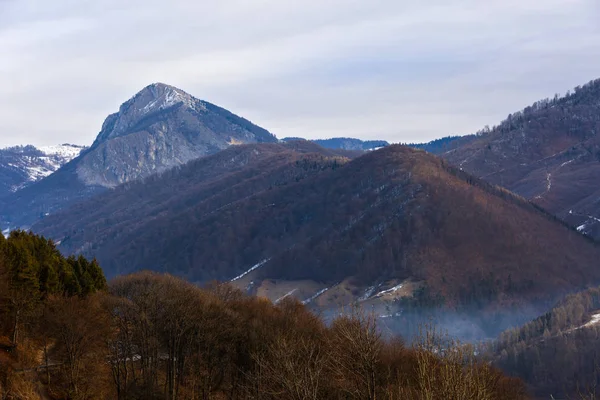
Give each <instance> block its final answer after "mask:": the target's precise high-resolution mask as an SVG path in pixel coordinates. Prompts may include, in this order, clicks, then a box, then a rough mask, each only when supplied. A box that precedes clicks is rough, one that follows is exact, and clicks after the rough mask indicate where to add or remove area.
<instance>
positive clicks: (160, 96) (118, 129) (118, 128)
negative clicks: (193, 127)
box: [94, 83, 206, 146]
mask: <svg viewBox="0 0 600 400" xmlns="http://www.w3.org/2000/svg"><path fill="white" fill-rule="evenodd" d="M180 106H183V107H185V108H186V109H187V110H189V111H192V112H203V111H206V105H205V103H204V102H202V101H201V100H198V99H196V98H195V97H193V96H192V95H190V94H188V93H186V92H184V91H183V90H181V89H178V88H176V87H174V86H170V85H167V84H164V83H153V84H151V85H148V86H146V87H145V88H143V89H142V90H140V91H139V92H138V93H137V94H136V95H135V96H133V97H132V98H131V99H129V100H128V101H126V102H125V103H123V104H122V105H121V107H119V111H118V112H117V113H115V114H111V115H109V116H108V118H106V120H105V122H104V124H103V126H102V131H101V132H100V134H99V135H98V137H97V138H96V141H95V143H94V146H95V145H97V144H99V143H101V142H105V141H106V140H109V139H113V138H116V137H119V136H124V135H126V134H127V133H128V132H129V131H130V130H131V129H133V128H135V127H136V126H137V125H139V123H140V122H142V121H143V120H145V119H147V118H149V117H150V116H152V115H154V114H157V113H160V112H165V111H169V110H170V109H175V108H178V107H180Z"/></svg>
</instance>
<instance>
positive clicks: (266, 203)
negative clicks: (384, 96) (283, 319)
mask: <svg viewBox="0 0 600 400" xmlns="http://www.w3.org/2000/svg"><path fill="white" fill-rule="evenodd" d="M264 146H265V145H258V148H254V149H253V150H252V151H254V150H257V151H261V150H260V149H261V148H263V147H264ZM232 150H233V149H230V150H227V152H230V151H232ZM236 150H238V149H236ZM225 153H226V152H222V153H219V154H217V155H215V156H212V157H211V158H210V159H208V158H207V159H203V160H198V161H196V162H194V163H192V164H190V165H189V166H186V167H184V168H182V169H180V170H172V171H170V172H169V173H167V174H164V175H163V176H157V177H155V178H153V179H152V180H151V181H149V182H147V183H145V184H144V183H136V184H134V185H126V186H122V187H119V188H117V189H116V192H115V193H116V194H117V197H116V199H111V196H112V195H113V194H114V193H112V192H111V193H107V194H105V195H104V196H103V197H99V198H96V199H93V200H90V201H88V202H86V203H83V204H80V205H79V206H77V207H75V208H73V209H71V210H69V212H68V213H63V214H57V215H55V216H51V217H49V218H48V219H46V220H44V221H42V222H41V223H40V224H38V225H36V226H35V229H36V231H38V232H40V233H43V234H45V235H47V236H50V237H52V238H54V239H56V240H58V241H59V242H61V248H62V249H63V250H64V251H67V252H71V251H79V252H83V253H84V254H86V255H93V256H96V257H98V258H99V260H100V261H101V262H102V264H103V265H104V266H105V268H106V270H107V274H108V275H114V274H115V273H122V272H129V271H131V270H133V269H154V270H160V271H167V272H170V273H174V274H178V275H181V276H184V277H186V278H187V279H189V280H192V281H197V282H205V281H208V280H211V279H220V280H231V279H233V278H234V277H238V278H239V279H236V283H237V284H239V285H240V286H241V287H244V288H247V289H248V290H249V291H250V292H253V293H258V294H263V295H268V297H271V298H272V299H273V300H278V299H280V298H282V297H286V296H295V297H299V298H300V299H301V300H303V301H306V302H314V303H315V304H321V305H324V306H327V305H328V306H334V305H335V304H337V303H338V302H341V303H342V304H348V303H350V302H352V301H356V300H358V299H361V301H370V300H374V299H380V298H386V299H390V300H397V299H398V297H406V296H409V297H410V296H412V295H415V293H421V295H423V293H425V294H426V293H429V294H431V296H432V297H431V298H430V299H429V300H432V301H434V300H436V299H438V300H441V299H440V296H443V298H444V301H445V304H446V305H447V306H452V307H473V306H476V307H478V308H483V309H485V308H490V307H491V308H496V307H504V306H507V305H516V304H521V303H523V304H534V303H535V302H538V301H550V300H553V299H555V298H556V297H557V296H559V295H560V294H561V293H565V292H568V291H571V290H574V289H577V288H580V287H585V286H586V285H587V284H590V283H592V282H598V281H600V270H599V269H598V268H596V260H597V259H598V257H599V256H600V248H599V247H598V246H596V245H595V244H593V243H592V242H591V241H590V240H588V239H586V238H585V237H583V236H581V235H580V234H578V233H577V232H576V231H575V230H573V229H570V228H569V227H567V226H566V225H564V224H562V223H560V222H558V221H557V220H556V219H554V218H553V217H552V216H550V215H548V214H546V213H544V212H543V211H541V210H539V209H538V208H536V207H534V206H533V205H531V204H529V203H527V202H526V201H525V200H523V199H521V198H519V197H516V196H514V195H512V194H510V193H508V192H506V191H503V190H501V189H498V188H495V187H492V186H490V185H488V184H486V183H484V182H483V181H480V180H477V179H475V178H473V177H471V176H470V175H467V174H465V173H463V172H461V171H458V170H456V169H453V168H450V167H448V166H447V165H446V164H445V163H444V162H443V161H441V160H440V159H438V158H436V157H434V156H432V155H430V154H427V153H425V152H423V151H418V150H412V149H410V148H407V147H403V146H398V145H393V146H389V147H386V148H384V149H382V150H379V151H375V152H371V153H369V154H366V155H364V156H361V157H359V158H357V159H354V160H352V161H350V162H344V161H343V160H340V159H339V158H331V157H324V156H323V155H317V154H314V153H312V154H311V153H308V154H305V155H303V156H302V157H299V156H297V155H293V154H288V153H285V152H284V153H281V152H276V154H274V155H273V156H272V157H267V158H263V159H262V160H260V161H258V160H257V162H256V163H246V164H245V165H240V168H239V170H237V171H236V172H235V173H227V174H225V175H222V176H219V177H214V176H213V178H215V179H214V180H213V181H210V182H209V181H206V180H202V179H200V180H199V181H198V176H200V177H201V176H202V175H203V174H204V172H202V171H203V168H208V169H212V168H213V164H214V163H215V161H214V160H219V156H222V157H223V159H224V160H228V159H231V157H230V156H229V154H227V156H225V155H224V154H225ZM244 157H248V155H245V156H244ZM234 159H235V157H234ZM275 160H278V161H275ZM209 161H210V162H209ZM204 162H206V163H208V164H205V165H204V167H203V163H204ZM218 163H219V162H216V164H217V165H218ZM145 185H147V186H145ZM170 185H173V186H170ZM163 187H164V188H166V189H164V190H160V191H159V193H158V196H162V197H161V198H160V201H157V200H154V199H153V196H152V195H151V194H152V193H154V191H155V190H159V189H160V188H163ZM179 188H182V189H181V190H180V191H179ZM183 188H189V190H187V189H183ZM133 199H138V201H141V203H134V202H133V201H132V200H133ZM124 200H127V201H124ZM146 202H148V203H152V204H151V205H150V206H148V207H147V206H146V205H145V203H146ZM134 204H135V207H136V208H138V207H141V208H144V209H145V210H144V211H143V212H141V213H138V214H135V215H134V216H133V217H132V219H134V221H131V220H125V221H124V222H123V223H122V224H121V223H119V222H120V221H121V218H125V216H126V215H128V214H129V212H130V211H129V210H128V209H127V207H129V208H134ZM102 205H106V207H107V209H102ZM86 215H87V216H89V217H88V218H87V219H86V218H84V219H83V220H81V221H80V218H83V217H84V216H86ZM95 238H100V239H99V241H95ZM251 267H252V268H251ZM388 288H389V289H390V290H387V289H388ZM423 290H424V292H423ZM421 297H423V296H421ZM425 297H427V296H425Z"/></svg>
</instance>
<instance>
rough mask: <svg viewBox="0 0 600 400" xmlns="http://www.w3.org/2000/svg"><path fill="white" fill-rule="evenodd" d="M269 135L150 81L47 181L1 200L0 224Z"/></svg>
mask: <svg viewBox="0 0 600 400" xmlns="http://www.w3.org/2000/svg"><path fill="white" fill-rule="evenodd" d="M276 141H277V139H276V138H275V136H273V135H272V134H271V133H269V132H268V131H266V130H265V129H263V128H260V127H258V126H256V125H254V124H252V123H251V122H249V121H248V120H246V119H244V118H241V117H238V116H236V115H234V114H232V113H231V112H229V111H227V110H225V109H223V108H220V107H218V106H215V105H213V104H210V103H208V102H205V101H202V100H198V99H196V98H194V97H192V96H191V95H189V94H187V93H185V92H184V91H182V90H180V89H177V88H174V87H172V86H168V85H165V84H161V83H157V84H152V85H150V86H147V87H146V88H144V89H143V90H142V91H140V92H139V93H137V94H136V95H135V96H134V97H133V98H131V99H130V100H128V101H127V102H125V103H124V104H123V105H121V107H120V108H119V111H118V112H117V113H115V114H111V115H109V116H108V117H107V118H106V120H105V121H104V124H103V125H102V129H101V131H100V133H99V134H98V136H97V138H96V140H95V141H94V143H93V144H92V146H91V147H90V148H89V149H86V150H85V151H83V152H82V153H81V155H80V156H78V157H77V158H75V159H74V160H72V161H71V162H70V163H68V164H67V165H65V166H64V167H63V168H61V169H60V170H58V171H57V172H56V173H54V174H52V175H51V176H49V177H47V178H46V179H43V180H41V181H40V182H37V183H36V184H33V185H30V186H28V187H27V188H25V189H23V190H20V191H18V192H17V193H15V194H13V195H11V196H8V197H7V198H5V199H2V200H0V210H2V212H1V213H0V227H2V228H3V229H4V228H6V227H14V226H16V227H24V226H30V225H31V224H32V223H33V222H35V221H36V220H38V219H39V218H41V217H43V216H45V215H47V214H49V213H54V212H56V211H57V210H59V209H62V208H65V207H66V206H68V205H69V204H72V203H74V202H77V201H79V200H82V199H84V198H87V197H89V196H91V195H93V194H96V193H99V192H102V191H104V190H106V189H108V188H113V187H115V186H117V185H119V184H121V183H125V182H130V181H133V180H136V179H142V178H145V177H148V176H150V175H152V174H155V173H160V172H162V171H166V170H168V169H169V168H173V167H176V166H180V165H183V164H185V163H187V162H188V161H190V160H193V159H196V158H198V157H203V156H206V155H209V154H213V153H216V152H218V151H219V150H222V149H225V148H227V147H229V146H232V145H237V144H242V143H264V142H276Z"/></svg>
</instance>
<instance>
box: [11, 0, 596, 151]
mask: <svg viewBox="0 0 600 400" xmlns="http://www.w3.org/2000/svg"><path fill="white" fill-rule="evenodd" d="M598 21H600V1H598V0H486V1H481V0H360V1H359V0H302V1H300V0H214V1H213V0H190V1H183V0H169V1H166V0H162V1H157V0H143V1H142V0H127V1H122V0H52V1H48V0H0V147H5V146H10V145H17V144H34V145H50V144H57V143H75V144H83V145H89V144H91V143H92V141H93V140H94V138H95V137H96V135H97V134H98V132H99V131H100V128H101V125H102V122H103V121H104V119H105V118H106V116H107V115H108V114H110V113H113V112H116V111H117V110H118V107H119V105H120V104H121V103H123V102H125V101H126V100H127V99H129V98H130V97H132V96H133V95H134V94H135V93H136V92H138V91H139V90H141V89H142V88H143V87H145V86H147V85H148V84H150V83H154V82H163V83H167V84H170V85H173V86H176V87H178V88H180V89H183V90H185V91H186V92H188V93H190V94H192V95H194V96H195V97H198V98H200V99H202V100H206V101H209V102H211V103H214V104H217V105H219V106H222V107H224V108H227V109H228V110H230V111H232V112H234V113H236V114H238V115H241V116H243V117H245V118H247V119H249V120H251V121H252V122H254V123H256V124H258V125H260V126H262V127H264V128H266V129H268V130H269V131H271V132H272V133H274V134H275V135H277V137H279V138H283V137H289V136H298V137H305V138H329V137H339V136H344V137H358V138H362V139H384V140H388V141H390V142H424V141H429V140H431V139H434V138H438V137H443V136H447V135H455V134H469V133H473V132H475V131H477V130H479V129H481V128H482V127H483V126H485V125H490V126H493V125H495V124H497V123H499V122H500V121H501V120H502V119H504V118H505V117H506V116H507V115H508V114H509V113H511V112H514V111H517V110H519V109H522V108H524V107H525V106H527V105H529V104H531V103H533V102H534V101H536V100H539V99H541V98H545V97H552V96H554V94H555V93H560V94H562V93H565V92H566V91H567V90H569V89H572V88H573V87H575V86H577V85H580V84H584V83H586V82H588V81H590V80H592V79H596V78H600V24H599V23H598Z"/></svg>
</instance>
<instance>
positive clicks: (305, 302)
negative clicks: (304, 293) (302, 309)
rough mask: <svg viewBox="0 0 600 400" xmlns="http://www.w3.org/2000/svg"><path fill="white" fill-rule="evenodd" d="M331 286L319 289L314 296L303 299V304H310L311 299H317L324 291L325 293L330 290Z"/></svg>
mask: <svg viewBox="0 0 600 400" xmlns="http://www.w3.org/2000/svg"><path fill="white" fill-rule="evenodd" d="M329 289H330V288H325V289H322V290H319V291H318V292H317V293H315V294H314V295H313V296H311V297H309V298H308V299H306V300H304V301H302V304H308V303H310V302H311V301H313V300H314V299H316V298H317V297H319V296H320V295H322V294H323V293H325V292H326V291H328V290H329Z"/></svg>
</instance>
